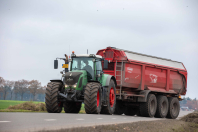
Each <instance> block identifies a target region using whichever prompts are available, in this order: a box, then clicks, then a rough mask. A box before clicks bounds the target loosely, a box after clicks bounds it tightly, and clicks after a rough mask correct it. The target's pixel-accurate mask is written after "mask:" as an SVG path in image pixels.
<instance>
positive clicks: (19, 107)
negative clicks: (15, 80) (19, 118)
mask: <svg viewBox="0 0 198 132" xmlns="http://www.w3.org/2000/svg"><path fill="white" fill-rule="evenodd" d="M0 112H47V111H46V108H45V102H37V101H14V100H0ZM61 113H65V111H64V108H63V109H62V112H61ZM79 113H80V114H84V113H85V108H84V104H82V107H81V110H80V112H79Z"/></svg>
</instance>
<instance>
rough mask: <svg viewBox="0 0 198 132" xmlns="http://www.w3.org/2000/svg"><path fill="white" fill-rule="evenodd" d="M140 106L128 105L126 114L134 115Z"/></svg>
mask: <svg viewBox="0 0 198 132" xmlns="http://www.w3.org/2000/svg"><path fill="white" fill-rule="evenodd" d="M138 111H139V110H138V108H135V107H127V108H126V111H125V112H124V114H125V115H129V116H134V115H136V114H137V113H138Z"/></svg>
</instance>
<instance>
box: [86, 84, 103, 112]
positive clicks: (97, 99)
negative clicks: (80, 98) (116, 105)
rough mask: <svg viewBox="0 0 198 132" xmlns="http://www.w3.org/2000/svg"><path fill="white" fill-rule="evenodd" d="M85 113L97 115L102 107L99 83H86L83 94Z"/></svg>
mask: <svg viewBox="0 0 198 132" xmlns="http://www.w3.org/2000/svg"><path fill="white" fill-rule="evenodd" d="M84 103H85V112H86V113H87V114H99V113H100V111H101V105H102V90H101V86H100V84H99V83H96V82H91V83H87V85H86V87H85V92H84Z"/></svg>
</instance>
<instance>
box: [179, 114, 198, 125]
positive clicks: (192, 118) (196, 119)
mask: <svg viewBox="0 0 198 132" xmlns="http://www.w3.org/2000/svg"><path fill="white" fill-rule="evenodd" d="M181 120H182V121H185V122H193V123H196V124H198V112H193V113H190V114H188V115H186V116H184V117H182V118H181Z"/></svg>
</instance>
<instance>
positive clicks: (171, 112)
mask: <svg viewBox="0 0 198 132" xmlns="http://www.w3.org/2000/svg"><path fill="white" fill-rule="evenodd" d="M168 102H169V108H168V114H167V118H169V119H176V118H177V117H178V115H179V112H180V104H179V100H178V99H177V98H176V97H170V98H168Z"/></svg>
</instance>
